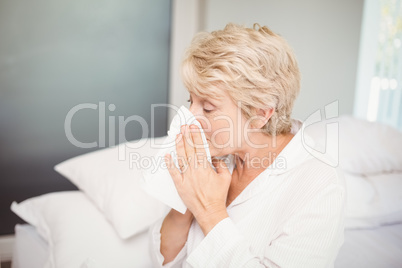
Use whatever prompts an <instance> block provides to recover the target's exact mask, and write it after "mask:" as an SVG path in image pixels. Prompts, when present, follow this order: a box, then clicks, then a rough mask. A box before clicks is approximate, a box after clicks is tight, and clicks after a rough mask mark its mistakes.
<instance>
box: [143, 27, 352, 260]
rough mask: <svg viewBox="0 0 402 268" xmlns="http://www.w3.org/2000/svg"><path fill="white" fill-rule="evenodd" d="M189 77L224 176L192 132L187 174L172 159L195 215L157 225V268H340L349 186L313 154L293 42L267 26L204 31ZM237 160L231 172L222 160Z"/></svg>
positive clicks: (186, 144) (180, 149)
mask: <svg viewBox="0 0 402 268" xmlns="http://www.w3.org/2000/svg"><path fill="white" fill-rule="evenodd" d="M182 78H183V80H184V84H185V85H186V87H187V89H188V91H189V93H190V101H191V105H190V111H191V112H192V113H193V114H194V115H195V116H196V118H197V120H198V121H199V122H200V124H201V126H202V128H203V131H204V133H205V137H206V139H207V141H208V144H209V149H210V153H211V156H212V157H213V164H214V166H215V168H216V171H215V170H214V169H213V168H212V167H211V166H210V165H205V162H206V161H207V160H206V153H205V149H204V148H203V147H202V146H199V145H201V144H202V139H201V133H200V131H199V130H198V128H197V127H195V128H193V127H194V126H188V125H186V126H183V127H182V129H181V134H179V135H178V137H177V139H176V149H177V154H178V161H179V166H180V168H181V171H179V170H178V169H177V168H176V167H175V165H173V164H172V163H173V161H172V159H171V158H170V155H166V156H165V161H166V164H167V166H168V168H169V173H170V175H171V176H172V179H173V181H174V183H175V186H176V188H177V190H178V193H179V195H180V197H181V198H182V200H183V202H184V203H185V204H186V206H187V208H188V209H187V211H186V213H185V214H181V213H179V212H177V211H175V210H174V209H172V210H170V212H169V213H168V214H167V215H166V217H165V218H163V219H160V220H159V221H158V222H156V223H155V224H154V225H153V226H151V229H150V237H151V246H152V258H153V262H154V265H155V267H309V268H311V267H333V263H334V260H335V257H336V255H337V252H338V250H339V248H340V246H341V245H342V243H343V239H344V237H343V232H344V221H343V219H344V209H345V184H344V178H343V176H342V173H341V172H340V171H339V169H338V168H334V167H331V166H329V165H327V164H326V163H325V161H321V160H320V159H317V158H314V157H313V156H312V155H310V154H309V153H308V151H306V149H305V146H304V144H303V140H302V134H301V126H302V122H301V121H300V120H296V119H292V118H291V113H292V108H293V103H294V101H295V98H296V97H297V95H298V93H299V90H300V73H299V69H298V65H297V62H296V59H295V57H294V54H293V52H292V50H291V48H290V47H289V46H288V44H287V43H286V41H285V40H284V39H283V38H282V37H280V36H279V35H277V34H275V33H273V32H272V31H271V30H270V29H268V28H267V27H265V26H264V27H260V26H259V25H258V24H255V25H254V28H252V29H251V28H246V27H243V26H239V25H236V24H228V25H226V27H225V28H224V29H223V30H219V31H213V32H211V33H206V32H202V33H199V34H197V35H196V36H195V38H194V39H193V41H192V43H191V45H190V47H189V48H188V50H187V53H186V56H185V58H184V60H183V64H182ZM306 137H308V136H306V135H304V138H306ZM228 155H232V156H233V158H232V159H234V160H233V161H234V169H233V172H232V173H231V172H230V171H229V169H228V166H227V164H228V163H227V162H224V161H223V160H222V158H219V159H218V158H215V157H219V156H228Z"/></svg>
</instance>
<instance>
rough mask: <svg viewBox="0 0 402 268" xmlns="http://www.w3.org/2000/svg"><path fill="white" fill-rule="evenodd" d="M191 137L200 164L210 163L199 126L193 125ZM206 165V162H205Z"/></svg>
mask: <svg viewBox="0 0 402 268" xmlns="http://www.w3.org/2000/svg"><path fill="white" fill-rule="evenodd" d="M190 129H191V136H192V139H193V142H194V148H195V157H196V159H197V161H198V163H203V161H208V159H207V153H206V151H205V148H204V141H203V140H202V136H201V130H200V128H199V127H198V126H197V125H191V126H190ZM204 163H205V162H204Z"/></svg>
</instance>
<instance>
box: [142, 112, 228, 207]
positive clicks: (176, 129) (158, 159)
mask: <svg viewBox="0 0 402 268" xmlns="http://www.w3.org/2000/svg"><path fill="white" fill-rule="evenodd" d="M185 124H188V125H191V124H194V125H197V126H198V127H199V128H200V130H201V131H200V132H201V137H202V140H203V142H204V148H205V151H206V155H207V159H208V162H209V163H210V165H211V167H212V168H213V169H214V170H215V171H216V169H215V167H214V166H213V165H212V162H211V153H210V151H209V145H208V142H207V140H206V138H205V134H204V130H203V129H202V127H201V124H200V123H199V122H198V121H197V120H196V118H195V116H194V115H193V114H192V113H191V112H190V110H188V109H187V108H186V107H185V106H181V107H180V109H179V110H178V111H177V114H176V115H175V116H174V117H173V120H172V122H171V124H170V128H169V131H168V133H167V134H168V136H167V137H166V139H165V140H164V141H163V144H162V145H158V146H160V148H161V149H160V150H159V151H158V153H157V154H156V156H155V157H154V159H153V160H152V163H156V165H151V167H149V168H147V169H143V171H142V175H143V176H142V178H141V180H140V185H141V188H142V189H143V190H144V191H145V192H147V193H148V194H149V195H151V196H153V197H155V198H156V199H158V200H160V201H162V202H163V203H165V204H166V205H168V206H169V207H171V208H174V209H175V210H177V211H179V212H180V213H182V214H184V213H185V212H186V210H187V207H186V205H185V204H184V203H183V200H182V199H181V198H180V196H179V193H178V192H177V189H176V187H175V185H174V182H173V179H172V177H171V176H170V173H169V170H168V169H167V167H166V164H165V161H164V155H165V154H167V153H170V155H171V156H172V158H173V161H174V164H175V165H176V167H177V168H179V166H178V163H177V158H176V155H177V152H176V143H175V140H176V135H177V134H179V133H180V127H181V126H182V125H185ZM216 158H219V159H224V160H225V163H226V164H227V165H228V168H229V171H230V173H232V172H233V168H234V161H233V159H234V157H233V155H226V156H223V157H216Z"/></svg>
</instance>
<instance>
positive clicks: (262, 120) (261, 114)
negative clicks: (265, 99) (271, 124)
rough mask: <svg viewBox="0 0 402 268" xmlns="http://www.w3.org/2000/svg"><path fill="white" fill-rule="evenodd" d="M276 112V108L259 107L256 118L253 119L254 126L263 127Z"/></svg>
mask: <svg viewBox="0 0 402 268" xmlns="http://www.w3.org/2000/svg"><path fill="white" fill-rule="evenodd" d="M274 112H275V108H266V109H258V110H257V111H256V115H255V116H256V118H255V119H254V120H253V124H252V125H253V127H254V128H262V127H263V126H265V124H266V123H267V122H268V120H269V119H270V118H271V117H272V115H273V114H274Z"/></svg>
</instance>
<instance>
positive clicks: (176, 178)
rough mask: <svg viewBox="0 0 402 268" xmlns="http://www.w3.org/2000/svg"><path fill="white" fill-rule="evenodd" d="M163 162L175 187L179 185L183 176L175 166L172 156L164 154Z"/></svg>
mask: <svg viewBox="0 0 402 268" xmlns="http://www.w3.org/2000/svg"><path fill="white" fill-rule="evenodd" d="M164 158H165V163H166V166H167V168H168V171H169V174H170V176H171V177H172V179H173V182H174V184H175V186H176V188H178V187H180V184H181V183H182V182H183V176H182V175H181V173H180V171H179V170H178V169H177V167H176V166H175V164H174V162H173V159H172V156H171V155H170V154H165V157H164Z"/></svg>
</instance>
